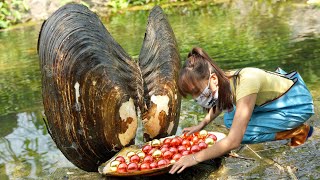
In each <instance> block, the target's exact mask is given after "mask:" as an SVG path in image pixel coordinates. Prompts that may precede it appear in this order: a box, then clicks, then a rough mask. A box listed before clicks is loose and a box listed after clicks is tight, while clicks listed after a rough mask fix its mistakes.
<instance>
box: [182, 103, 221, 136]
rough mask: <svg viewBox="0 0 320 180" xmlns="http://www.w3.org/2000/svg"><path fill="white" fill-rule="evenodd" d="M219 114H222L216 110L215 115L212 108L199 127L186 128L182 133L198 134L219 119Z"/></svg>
mask: <svg viewBox="0 0 320 180" xmlns="http://www.w3.org/2000/svg"><path fill="white" fill-rule="evenodd" d="M219 114H221V111H220V110H218V109H216V112H215V113H214V112H213V109H212V108H211V109H210V110H209V112H208V113H207V115H206V116H205V117H204V119H203V120H202V121H201V122H200V123H199V124H198V125H196V126H192V127H187V128H184V129H183V130H182V132H187V135H190V134H192V133H195V132H198V131H200V130H201V129H203V128H204V127H206V125H208V124H209V123H210V122H211V121H212V120H214V119H215V118H216V117H218V116H219Z"/></svg>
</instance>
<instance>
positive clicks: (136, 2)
mask: <svg viewBox="0 0 320 180" xmlns="http://www.w3.org/2000/svg"><path fill="white" fill-rule="evenodd" d="M183 1H192V2H193V1H195V0H110V1H109V2H108V3H107V5H108V6H109V7H111V8H112V10H113V11H118V10H120V9H124V8H127V7H130V6H143V5H147V4H150V3H154V4H165V3H172V2H183Z"/></svg>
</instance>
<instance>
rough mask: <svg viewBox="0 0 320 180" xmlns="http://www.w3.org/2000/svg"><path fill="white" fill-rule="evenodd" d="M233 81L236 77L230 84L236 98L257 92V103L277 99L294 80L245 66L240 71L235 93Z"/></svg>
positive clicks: (232, 79) (260, 103)
mask: <svg viewBox="0 0 320 180" xmlns="http://www.w3.org/2000/svg"><path fill="white" fill-rule="evenodd" d="M234 72H235V71H234ZM234 72H233V73H234ZM233 81H234V78H231V79H230V85H231V89H232V91H233V94H234V96H235V97H234V99H235V100H236V101H238V100H239V99H241V98H243V97H245V96H248V95H250V94H254V93H257V100H256V105H262V104H264V103H267V102H269V101H272V100H274V99H277V98H278V97H280V96H281V95H282V94H284V93H285V92H287V91H288V90H289V88H290V87H291V86H292V85H293V81H292V80H290V79H288V78H286V77H283V76H280V75H279V74H277V73H274V72H269V71H265V70H262V69H258V68H243V69H242V70H241V71H240V72H239V76H238V77H237V84H236V92H235V93H234V82H233Z"/></svg>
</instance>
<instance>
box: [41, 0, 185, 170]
mask: <svg viewBox="0 0 320 180" xmlns="http://www.w3.org/2000/svg"><path fill="white" fill-rule="evenodd" d="M153 12H156V13H153ZM152 14H154V15H152ZM158 17H164V14H163V12H162V10H161V8H160V7H156V8H154V9H153V10H152V11H151V14H150V17H149V19H154V20H156V21H157V19H158ZM149 21H150V20H149ZM150 26H151V27H149V25H148V28H151V29H152V27H153V26H155V27H156V30H159V32H151V31H149V32H148V30H147V33H146V34H147V36H146V37H147V38H146V39H145V42H144V46H143V48H142V50H141V52H142V53H141V55H140V56H141V57H140V58H139V64H137V63H136V62H134V61H133V60H132V59H131V58H130V56H129V55H128V54H127V53H126V52H125V51H124V50H123V48H122V47H121V46H120V45H119V44H118V43H117V42H116V41H115V40H114V39H113V38H112V36H111V35H110V33H109V32H108V31H107V29H106V28H105V27H104V25H103V24H102V22H101V21H100V20H99V18H98V17H97V15H96V14H94V13H93V12H91V11H90V10H89V9H88V8H86V7H85V6H83V5H78V4H68V5H65V6H63V7H61V8H60V9H58V10H57V11H56V12H54V13H53V14H52V15H51V16H50V17H49V18H48V19H47V20H46V21H45V22H44V23H43V25H42V28H41V32H40V34H39V40H38V54H39V59H40V67H41V73H42V96H43V104H44V110H45V115H46V118H47V120H46V123H47V128H48V131H49V133H50V134H51V137H52V138H53V140H54V141H55V143H56V145H57V147H58V148H59V149H60V150H61V152H62V153H63V154H64V155H65V156H66V157H67V158H68V159H69V160H70V161H71V162H72V163H73V164H75V165H76V166H78V167H79V168H81V169H83V170H86V171H97V167H98V166H99V165H100V164H101V163H102V162H105V161H106V160H108V159H110V158H111V157H112V156H113V155H115V154H116V153H117V152H118V151H119V150H120V149H122V148H123V147H125V146H129V145H132V144H134V138H135V135H136V130H137V127H138V120H139V118H140V117H139V116H138V113H137V112H138V110H139V109H140V111H141V112H143V114H144V115H147V116H148V117H152V118H153V120H152V122H153V123H155V122H156V123H158V124H159V126H156V128H153V129H152V130H149V129H148V128H147V127H148V122H151V121H150V118H149V119H148V118H147V120H145V122H146V123H145V125H146V133H147V134H149V136H148V138H154V137H159V136H165V135H167V134H174V133H175V132H176V129H177V125H178V115H179V111H180V96H179V94H178V92H177V88H176V80H177V73H178V70H179V67H180V58H179V53H178V49H177V47H176V44H172V42H173V41H172V39H174V34H173V32H172V29H171V27H170V25H169V23H168V22H167V20H166V19H161V21H159V22H158V23H156V24H153V25H152V24H151V25H150ZM157 26H159V27H157ZM162 26H163V27H164V28H161V27H162ZM154 33H156V34H154ZM159 33H160V34H159ZM149 34H152V36H149ZM157 34H159V35H157ZM162 34H166V37H167V38H164V39H162V38H159V37H160V35H162ZM151 41H155V42H156V44H158V45H157V47H154V46H152V44H150V42H151ZM174 41H175V40H174ZM151 49H152V51H150V50H151ZM169 49H170V52H169V53H167V50H169ZM159 54H163V55H159ZM150 69H151V71H150ZM153 73H155V74H153ZM152 78H155V79H159V81H158V80H157V81H156V82H157V83H160V84H159V86H155V85H156V84H154V83H153V82H152V80H151V79H152ZM161 96H166V98H167V99H166V101H167V104H166V107H165V110H164V109H163V108H162V109H161V108H160V107H162V105H163V102H162V101H160V100H159V99H161ZM154 97H155V98H154ZM155 99H156V100H155ZM163 113H165V114H164V115H162V114H163Z"/></svg>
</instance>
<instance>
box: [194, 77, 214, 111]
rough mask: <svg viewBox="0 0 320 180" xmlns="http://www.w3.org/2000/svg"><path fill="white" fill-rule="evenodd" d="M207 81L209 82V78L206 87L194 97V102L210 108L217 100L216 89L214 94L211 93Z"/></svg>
mask: <svg viewBox="0 0 320 180" xmlns="http://www.w3.org/2000/svg"><path fill="white" fill-rule="evenodd" d="M209 83H210V79H209V82H208V85H207V87H206V88H205V89H204V90H203V91H202V93H201V94H200V95H199V96H198V97H197V98H196V99H195V100H196V102H197V103H198V104H199V105H200V106H202V107H204V108H207V109H209V108H212V107H213V106H215V105H216V103H217V101H218V89H217V90H216V92H215V93H214V95H212V91H211V90H210V88H209Z"/></svg>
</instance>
